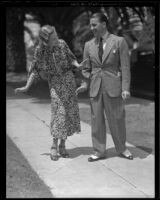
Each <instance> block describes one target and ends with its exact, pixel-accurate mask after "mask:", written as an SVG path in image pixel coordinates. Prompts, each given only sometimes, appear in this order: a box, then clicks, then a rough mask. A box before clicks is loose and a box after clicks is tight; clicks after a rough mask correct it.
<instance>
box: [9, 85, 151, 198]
mask: <svg viewBox="0 0 160 200" xmlns="http://www.w3.org/2000/svg"><path fill="white" fill-rule="evenodd" d="M7 94H8V95H7V134H8V135H9V137H10V138H11V139H12V140H13V141H14V143H15V144H16V145H17V146H18V148H19V149H20V150H21V151H22V153H23V155H24V156H25V157H26V158H27V160H28V161H29V163H30V165H31V166H32V168H33V169H34V170H35V171H36V172H37V173H38V175H39V176H40V178H41V179H43V181H44V182H45V183H46V185H48V186H49V187H50V190H51V192H52V193H53V195H54V196H55V197H106V198H116V197H117V198H123V197H124V198H127V197H128V198H129V197H130V198H138V197H141V198H147V197H154V188H155V185H154V183H155V181H154V168H155V167H154V155H151V154H148V153H147V152H145V151H143V150H141V149H139V148H136V147H135V146H133V145H131V144H129V143H127V147H128V148H129V149H130V150H131V152H132V153H133V155H134V160H133V161H130V160H127V159H123V158H120V157H118V156H117V153H116V151H115V148H114V144H113V141H112V138H111V136H110V134H108V135H107V153H106V155H107V158H106V159H105V160H99V161H97V162H93V163H89V162H88V161H87V159H88V156H89V155H90V154H91V153H92V140H91V128H90V126H89V125H88V124H86V123H84V122H81V129H82V132H81V134H75V135H73V136H71V137H68V140H67V144H66V147H67V150H68V152H69V154H70V158H69V159H65V158H60V159H59V160H58V161H51V160H50V146H51V143H52V138H51V136H50V132H49V123H50V104H48V103H46V104H45V103H43V104H42V103H41V101H38V100H37V99H36V98H29V97H28V96H27V95H24V94H20V95H18V97H17V96H16V97H15V95H14V92H13V89H12V88H11V87H7ZM79 106H80V107H83V106H88V105H83V104H80V105H79Z"/></svg>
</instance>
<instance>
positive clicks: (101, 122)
mask: <svg viewBox="0 0 160 200" xmlns="http://www.w3.org/2000/svg"><path fill="white" fill-rule="evenodd" d="M90 27H91V30H92V31H93V34H94V36H95V37H94V38H93V39H92V40H90V41H88V42H86V43H85V47H84V53H83V62H81V63H80V64H79V63H78V62H77V60H76V57H75V56H74V54H73V53H72V52H71V50H70V49H69V47H68V45H67V44H66V42H65V41H64V40H62V39H59V38H58V36H57V33H56V30H55V28H54V27H52V26H49V25H46V26H44V27H42V28H41V30H40V34H39V44H38V46H37V47H36V50H35V54H34V59H33V62H32V65H31V67H30V72H29V74H30V75H29V78H28V81H27V83H26V86H24V87H21V88H17V89H15V93H18V92H26V91H27V90H28V89H29V88H30V86H31V85H32V83H33V82H34V80H36V79H39V78H40V73H41V72H42V73H43V72H44V73H45V74H46V75H47V77H48V84H49V89H50V96H51V123H50V132H51V135H52V137H53V144H52V147H51V159H52V160H54V161H56V160H58V159H59V154H60V156H62V157H64V158H68V157H69V154H68V152H67V151H66V148H65V142H66V139H67V137H68V136H71V135H73V134H74V133H79V132H80V131H81V128H80V116H79V108H78V101H77V94H78V93H79V92H83V91H85V90H86V89H87V88H88V87H89V97H90V105H91V122H92V126H91V129H92V131H91V132H92V143H93V150H94V154H93V155H91V156H90V157H89V158H88V161H89V162H93V161H97V160H99V159H102V158H104V157H105V150H106V127H105V118H104V111H105V114H106V116H107V120H108V124H109V128H110V131H111V135H112V138H113V141H114V144H115V148H116V150H117V152H118V154H119V155H120V156H121V157H124V158H127V159H130V160H132V159H133V156H132V154H131V153H130V151H129V150H128V149H127V148H126V146H125V142H126V128H125V110H124V100H125V99H127V98H128V97H129V96H130V92H129V86H130V61H129V51H128V46H127V44H126V41H125V40H124V38H123V37H118V36H116V35H113V34H111V33H110V32H109V31H108V21H107V18H106V16H105V15H104V14H102V13H95V14H93V15H92V16H91V18H90ZM75 67H76V68H79V69H80V70H81V71H82V74H83V77H84V80H83V81H82V84H81V86H80V87H79V88H76V82H75V78H74V74H73V72H72V70H73V69H74V68H75ZM58 140H60V143H59V145H58Z"/></svg>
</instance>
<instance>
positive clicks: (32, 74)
mask: <svg viewBox="0 0 160 200" xmlns="http://www.w3.org/2000/svg"><path fill="white" fill-rule="evenodd" d="M35 78H36V75H35V74H34V72H32V73H31V74H30V76H29V78H28V80H27V83H26V85H25V86H24V87H21V88H16V89H15V93H16V94H17V93H19V92H27V91H28V90H29V88H30V87H31V85H32V83H33V82H34V80H35Z"/></svg>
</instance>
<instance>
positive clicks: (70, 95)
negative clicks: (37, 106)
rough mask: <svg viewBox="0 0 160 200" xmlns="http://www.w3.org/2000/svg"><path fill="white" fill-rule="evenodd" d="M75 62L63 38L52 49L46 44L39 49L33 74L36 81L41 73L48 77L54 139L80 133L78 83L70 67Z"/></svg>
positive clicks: (33, 66)
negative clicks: (76, 92)
mask: <svg viewBox="0 0 160 200" xmlns="http://www.w3.org/2000/svg"><path fill="white" fill-rule="evenodd" d="M74 59H76V58H75V56H74V55H73V53H72V52H71V51H70V49H69V47H68V45H67V44H66V43H65V41H64V40H61V39H60V40H59V44H58V45H57V46H56V47H54V48H53V50H50V49H49V48H48V47H46V46H44V45H41V46H38V47H37V48H36V50H35V55H34V59H33V62H32V65H31V72H34V74H35V75H36V78H37V79H39V78H40V75H39V73H40V72H42V73H43V72H44V73H45V74H47V77H48V84H49V89H50V96H51V123H50V131H51V135H52V136H53V138H59V139H66V138H67V136H71V135H73V133H79V132H80V131H81V130H80V116H79V108H78V101H77V96H76V94H75V90H76V82H75V77H74V74H73V72H72V69H73V66H72V64H71V62H72V61H73V60H74ZM31 72H30V73H31Z"/></svg>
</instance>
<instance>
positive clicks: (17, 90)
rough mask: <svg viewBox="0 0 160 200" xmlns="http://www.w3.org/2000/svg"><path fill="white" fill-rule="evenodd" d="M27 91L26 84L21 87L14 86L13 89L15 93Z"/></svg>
mask: <svg viewBox="0 0 160 200" xmlns="http://www.w3.org/2000/svg"><path fill="white" fill-rule="evenodd" d="M27 91H28V89H27V87H26V86H25V87H21V88H16V89H15V90H14V92H15V94H17V93H23V92H27Z"/></svg>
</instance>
